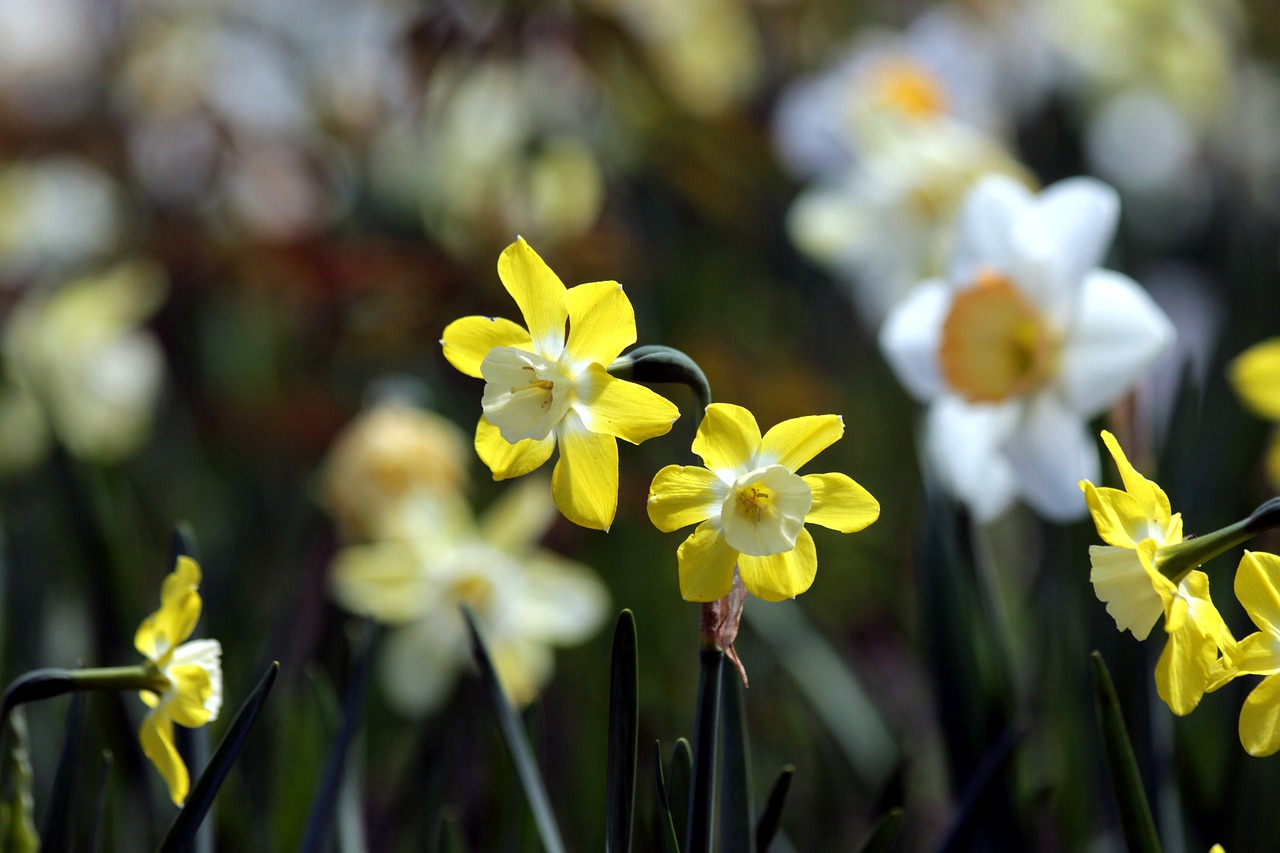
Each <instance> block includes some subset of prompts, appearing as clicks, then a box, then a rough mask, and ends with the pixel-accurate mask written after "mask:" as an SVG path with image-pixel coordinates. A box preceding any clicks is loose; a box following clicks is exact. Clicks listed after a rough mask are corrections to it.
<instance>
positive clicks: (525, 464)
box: [476, 416, 556, 480]
mask: <svg viewBox="0 0 1280 853" xmlns="http://www.w3.org/2000/svg"><path fill="white" fill-rule="evenodd" d="M555 449H556V437H555V433H551V434H550V435H548V436H547V437H546V438H544V439H542V440H541V441H537V440H535V439H532V438H526V439H522V440H520V441H517V442H516V443H515V444H512V443H511V442H509V441H507V440H506V439H505V438H503V437H502V433H501V432H499V431H498V428H497V427H496V426H494V425H493V424H491V423H489V421H488V420H487V419H486V418H485V417H483V416H481V418H480V423H478V424H477V425H476V454H477V455H478V456H479V457H480V461H481V462H483V463H484V464H486V465H488V466H489V470H490V471H492V472H493V479H495V480H509V479H511V478H512V477H520V476H523V475H525V474H528V473H529V472H530V471H533V470H535V469H537V468H538V467H540V466H541V465H542V463H543V462H546V461H547V460H548V459H550V458H551V452H552V451H553V450H555Z"/></svg>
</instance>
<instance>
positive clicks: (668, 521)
mask: <svg viewBox="0 0 1280 853" xmlns="http://www.w3.org/2000/svg"><path fill="white" fill-rule="evenodd" d="M843 434H844V422H843V421H842V420H841V419H840V417H839V416H838V415H814V416H811V417H804V418H794V419H792V420H789V421H783V422H782V423H780V424H778V425H777V426H775V427H773V428H772V429H770V430H769V431H768V432H767V433H765V435H764V436H763V437H761V435H760V427H759V426H758V425H757V424H756V419H755V417H754V416H752V414H751V413H750V412H749V411H747V410H746V409H744V408H742V407H741V406H732V405H727V404H724V403H712V404H711V405H710V406H708V407H707V412H706V417H705V418H704V419H703V421H702V424H701V425H700V426H699V427H698V434H697V437H696V438H695V439H694V442H693V452H694V453H696V454H698V455H699V456H700V457H702V461H703V464H705V465H706V467H705V468H698V467H696V466H681V465H668V466H667V467H666V468H663V469H662V470H661V471H659V472H658V474H657V476H656V477H654V478H653V485H652V486H650V489H649V518H650V520H651V521H653V523H654V525H655V526H657V527H658V529H660V530H662V531H663V532H664V533H670V532H671V531H673V530H678V529H679V528H681V527H685V526H687V525H690V524H697V525H698V528H697V529H696V530H694V532H693V534H692V535H690V536H689V538H688V539H686V540H685V541H684V543H683V544H682V545H681V546H680V549H679V551H678V559H679V563H680V594H681V595H683V596H684V597H685V598H686V599H687V600H689V601H716V600H718V599H720V598H723V597H724V596H725V595H727V594H728V593H729V590H730V589H731V588H732V586H733V576H734V567H735V565H736V566H737V569H738V572H739V573H740V574H741V576H742V582H743V584H744V585H745V586H746V588H747V591H748V592H750V593H751V594H753V595H755V596H757V597H759V598H763V599H765V600H767V601H781V600H783V599H786V598H793V597H795V596H797V595H799V594H800V593H802V592H804V591H805V590H806V589H808V588H809V586H810V584H812V583H813V578H814V575H815V574H816V573H817V570H818V556H817V552H816V550H815V549H814V545H813V537H811V536H810V535H809V531H808V530H806V529H805V526H804V525H805V524H806V523H807V522H812V523H814V524H820V525H822V526H823V527H829V528H831V529H832V530H838V531H840V532H841V533H853V532H855V531H858V530H861V529H863V528H864V527H866V526H867V525H869V524H871V523H872V522H873V521H875V520H876V519H877V518H878V517H879V515H880V505H879V504H878V503H877V502H876V499H875V498H873V497H872V496H871V495H870V493H868V492H867V490H866V489H864V488H862V486H860V485H858V484H857V483H855V482H854V481H853V480H851V479H850V478H849V477H847V476H845V475H844V474H806V475H804V476H801V475H799V474H797V473H796V471H797V470H798V469H799V468H800V467H801V466H802V465H804V464H805V463H806V462H808V461H809V460H810V459H812V458H813V457H814V456H816V455H818V453H820V452H821V451H822V450H823V449H825V448H826V447H828V446H829V445H830V444H832V443H833V442H834V441H836V439H838V438H840V436H842V435H843Z"/></svg>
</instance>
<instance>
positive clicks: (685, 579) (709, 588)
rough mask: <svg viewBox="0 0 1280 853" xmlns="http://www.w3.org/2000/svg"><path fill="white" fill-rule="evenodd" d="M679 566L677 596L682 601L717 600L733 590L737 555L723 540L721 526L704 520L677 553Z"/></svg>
mask: <svg viewBox="0 0 1280 853" xmlns="http://www.w3.org/2000/svg"><path fill="white" fill-rule="evenodd" d="M676 559H677V560H678V561H679V563H680V595H682V596H683V597H684V599H685V601H719V600H720V599H721V598H724V597H725V596H726V595H728V594H729V590H730V589H732V588H733V564H734V563H735V562H736V561H737V559H738V552H737V551H735V550H733V549H732V548H730V547H729V545H728V543H726V542H725V541H724V535H723V534H722V533H721V532H720V527H719V525H717V524H716V523H715V522H713V521H704V522H703V523H702V524H700V525H699V526H698V529H697V530H695V531H693V533H692V534H691V535H690V536H689V538H688V539H686V540H684V542H682V543H681V544H680V548H679V549H678V550H677V551H676Z"/></svg>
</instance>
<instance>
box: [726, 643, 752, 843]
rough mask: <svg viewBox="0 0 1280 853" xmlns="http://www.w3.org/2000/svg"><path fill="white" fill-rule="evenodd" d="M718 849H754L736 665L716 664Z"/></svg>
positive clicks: (748, 754)
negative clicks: (718, 740)
mask: <svg viewBox="0 0 1280 853" xmlns="http://www.w3.org/2000/svg"><path fill="white" fill-rule="evenodd" d="M720 723H721V726H720V750H721V756H720V762H721V765H720V850H721V851H722V853H754V851H755V849H756V848H755V840H756V837H755V832H754V828H755V827H754V825H755V817H754V816H753V814H752V809H751V748H750V744H749V743H748V742H747V721H746V713H745V711H744V709H743V707H742V679H741V677H739V675H738V670H737V667H732V666H722V667H720Z"/></svg>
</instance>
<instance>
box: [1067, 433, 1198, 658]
mask: <svg viewBox="0 0 1280 853" xmlns="http://www.w3.org/2000/svg"><path fill="white" fill-rule="evenodd" d="M1102 440H1103V442H1104V443H1105V444H1106V445H1107V449H1108V450H1110V451H1111V456H1112V458H1113V459H1115V462H1116V467H1117V468H1119V469H1120V479H1121V481H1122V482H1123V483H1124V491H1120V490H1119V489H1111V488H1105V487H1103V488H1098V487H1097V486H1095V485H1093V483H1090V482H1088V481H1087V480H1086V481H1083V482H1081V483H1080V488H1081V489H1083V490H1084V497H1085V503H1087V504H1088V506H1089V512H1090V513H1091V514H1092V515H1093V522H1094V524H1095V525H1097V528H1098V535H1099V536H1101V537H1102V540H1103V541H1104V542H1106V543H1107V544H1106V545H1091V546H1089V562H1090V563H1091V564H1092V570H1091V572H1090V574H1089V580H1090V581H1091V582H1092V583H1093V591H1094V594H1095V595H1097V596H1098V600H1099V601H1102V602H1103V603H1105V604H1106V605H1107V612H1108V613H1109V614H1111V618H1113V619H1115V620H1116V628H1117V629H1119V630H1121V631H1131V632H1132V633H1133V636H1135V637H1137V638H1138V639H1139V640H1145V639H1146V638H1147V635H1148V634H1149V633H1151V628H1152V626H1153V625H1155V623H1156V620H1157V619H1159V618H1160V614H1161V613H1163V612H1164V608H1165V601H1166V600H1167V599H1168V598H1170V597H1172V596H1173V595H1174V594H1175V593H1176V591H1177V588H1176V586H1175V585H1174V583H1173V582H1172V581H1171V580H1169V579H1168V578H1166V577H1165V576H1164V575H1161V574H1160V573H1159V572H1158V571H1157V570H1156V568H1155V565H1156V554H1157V552H1158V551H1159V549H1160V548H1162V547H1164V546H1166V545H1172V544H1174V543H1177V542H1181V541H1182V516H1181V514H1179V513H1176V512H1171V511H1170V506H1169V498H1168V496H1167V495H1165V493H1164V490H1163V489H1161V488H1160V486H1159V485H1157V484H1156V483H1154V482H1152V481H1151V480H1148V479H1147V478H1146V477H1143V476H1142V475H1141V474H1139V473H1138V472H1137V471H1135V470H1134V468H1133V466H1132V465H1130V464H1129V460H1128V458H1127V457H1126V456H1125V454H1124V451H1123V450H1121V449H1120V443H1119V442H1117V441H1116V439H1115V436H1113V435H1112V434H1111V433H1109V432H1107V431H1106V430H1103V431H1102ZM1144 544H1145V547H1144Z"/></svg>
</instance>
